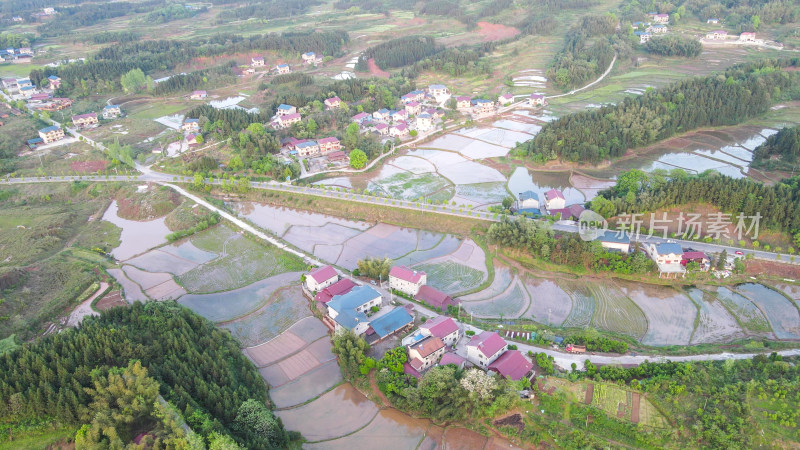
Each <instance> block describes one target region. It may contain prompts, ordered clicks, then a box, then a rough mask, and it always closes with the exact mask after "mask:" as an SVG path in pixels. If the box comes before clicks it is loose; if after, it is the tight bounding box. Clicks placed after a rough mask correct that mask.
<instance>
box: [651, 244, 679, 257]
mask: <svg viewBox="0 0 800 450" xmlns="http://www.w3.org/2000/svg"><path fill="white" fill-rule="evenodd" d="M656 251H657V252H658V254H659V255H669V254H670V253H672V254H675V255H682V254H683V249H682V248H681V245H680V244H675V243H672V242H668V243H665V244H656Z"/></svg>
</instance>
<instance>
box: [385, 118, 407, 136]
mask: <svg viewBox="0 0 800 450" xmlns="http://www.w3.org/2000/svg"><path fill="white" fill-rule="evenodd" d="M408 134H409V130H408V125H406V123H405V122H401V123H398V124H395V125H392V126H391V128H389V136H392V137H396V138H402V137H405V136H408Z"/></svg>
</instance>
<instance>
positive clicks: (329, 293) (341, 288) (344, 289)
mask: <svg viewBox="0 0 800 450" xmlns="http://www.w3.org/2000/svg"><path fill="white" fill-rule="evenodd" d="M356 286H358V285H357V284H355V283H353V281H352V280H350V279H349V278H342V279H341V280H339V281H337V282H336V283H333V284H332V285H330V286H328V287H326V288H324V289H322V290H321V291H319V292H317V295H315V296H314V300H315V301H318V302H320V303H328V302H329V301H331V299H333V297H335V296H337V295H344V294H347V293H348V292H350V291H352V290H353V288H354V287H356Z"/></svg>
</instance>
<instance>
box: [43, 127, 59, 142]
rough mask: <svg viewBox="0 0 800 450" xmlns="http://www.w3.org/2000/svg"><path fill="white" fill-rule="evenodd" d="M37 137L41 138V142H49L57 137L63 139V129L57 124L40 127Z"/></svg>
mask: <svg viewBox="0 0 800 450" xmlns="http://www.w3.org/2000/svg"><path fill="white" fill-rule="evenodd" d="M39 137H40V138H41V139H42V142H44V143H45V144H49V143H51V142H55V141H57V140H59V139H64V130H62V129H61V127H59V126H58V125H53V126H50V127H46V128H42V129H41V130H39Z"/></svg>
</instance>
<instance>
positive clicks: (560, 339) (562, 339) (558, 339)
mask: <svg viewBox="0 0 800 450" xmlns="http://www.w3.org/2000/svg"><path fill="white" fill-rule="evenodd" d="M553 342H555V343H556V344H560V343H562V342H564V338H563V337H561V336H553Z"/></svg>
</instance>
